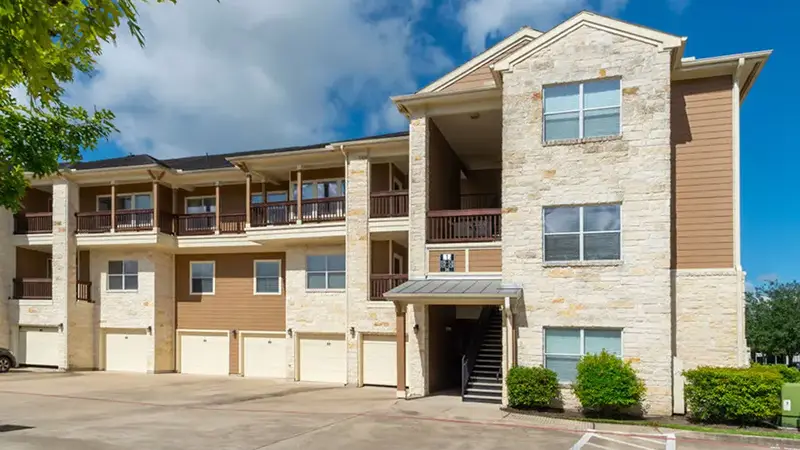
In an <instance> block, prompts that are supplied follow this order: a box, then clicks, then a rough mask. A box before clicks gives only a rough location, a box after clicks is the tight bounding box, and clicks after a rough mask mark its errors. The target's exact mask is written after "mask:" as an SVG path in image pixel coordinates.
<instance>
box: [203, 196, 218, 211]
mask: <svg viewBox="0 0 800 450" xmlns="http://www.w3.org/2000/svg"><path fill="white" fill-rule="evenodd" d="M216 205H217V199H216V197H206V198H204V199H203V206H205V207H206V210H207V211H214V210H215V209H214V207H215V206H216Z"/></svg>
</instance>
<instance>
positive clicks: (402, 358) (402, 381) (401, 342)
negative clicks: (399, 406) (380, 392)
mask: <svg viewBox="0 0 800 450" xmlns="http://www.w3.org/2000/svg"><path fill="white" fill-rule="evenodd" d="M394 309H395V317H396V324H395V329H396V330H397V334H396V346H397V398H403V399H404V398H406V305H405V304H404V303H399V302H398V303H395V304H394Z"/></svg>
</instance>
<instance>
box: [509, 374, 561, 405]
mask: <svg viewBox="0 0 800 450" xmlns="http://www.w3.org/2000/svg"><path fill="white" fill-rule="evenodd" d="M506 385H507V386H508V406H511V407H512V408H519V409H531V408H543V407H547V406H550V405H551V403H553V401H554V400H556V399H558V397H559V395H560V391H559V389H558V376H557V375H556V373H555V372H553V371H552V370H550V369H545V368H544V367H512V368H511V370H509V371H508V376H507V377H506Z"/></svg>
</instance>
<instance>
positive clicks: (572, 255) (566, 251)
mask: <svg viewBox="0 0 800 450" xmlns="http://www.w3.org/2000/svg"><path fill="white" fill-rule="evenodd" d="M580 245H581V244H580V237H579V236H578V235H577V234H554V235H550V236H545V237H544V260H545V261H575V260H578V259H580V258H581V253H580Z"/></svg>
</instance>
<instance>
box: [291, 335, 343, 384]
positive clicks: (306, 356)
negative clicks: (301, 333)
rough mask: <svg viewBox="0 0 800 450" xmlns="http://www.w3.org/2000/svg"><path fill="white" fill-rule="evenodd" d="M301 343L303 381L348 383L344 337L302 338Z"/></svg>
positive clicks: (301, 374) (301, 375) (301, 373)
mask: <svg viewBox="0 0 800 450" xmlns="http://www.w3.org/2000/svg"><path fill="white" fill-rule="evenodd" d="M299 343H300V350H299V353H300V355H299V356H300V380H301V381H320V382H325V383H346V382H347V362H346V361H347V359H346V348H347V347H346V344H345V340H344V336H327V337H322V336H315V337H310V336H308V337H301V338H300V339H299Z"/></svg>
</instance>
